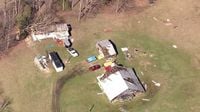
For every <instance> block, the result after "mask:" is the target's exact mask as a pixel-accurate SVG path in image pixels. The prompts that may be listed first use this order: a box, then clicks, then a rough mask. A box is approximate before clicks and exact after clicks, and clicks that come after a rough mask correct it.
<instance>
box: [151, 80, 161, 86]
mask: <svg viewBox="0 0 200 112" xmlns="http://www.w3.org/2000/svg"><path fill="white" fill-rule="evenodd" d="M152 82H153V83H154V85H155V86H157V87H160V83H158V82H156V81H154V80H152Z"/></svg>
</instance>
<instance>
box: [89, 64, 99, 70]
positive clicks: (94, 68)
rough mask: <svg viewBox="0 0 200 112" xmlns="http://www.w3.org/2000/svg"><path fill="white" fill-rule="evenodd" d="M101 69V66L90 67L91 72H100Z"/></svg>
mask: <svg viewBox="0 0 200 112" xmlns="http://www.w3.org/2000/svg"><path fill="white" fill-rule="evenodd" d="M100 68H101V66H100V65H93V66H91V67H89V70H90V71H95V70H98V69H100Z"/></svg>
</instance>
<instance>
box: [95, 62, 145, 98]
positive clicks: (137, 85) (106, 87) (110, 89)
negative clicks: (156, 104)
mask: <svg viewBox="0 0 200 112" xmlns="http://www.w3.org/2000/svg"><path fill="white" fill-rule="evenodd" d="M97 81H98V85H99V87H100V88H101V89H102V91H103V92H104V93H105V95H106V96H107V98H108V99H109V101H110V102H113V101H115V100H124V99H129V98H133V97H134V96H136V95H137V93H141V92H145V89H144V88H143V85H142V84H141V82H140V80H139V79H138V77H137V76H136V74H135V72H134V71H133V69H131V68H124V67H119V66H114V67H112V69H111V70H109V71H107V72H106V73H105V74H103V75H101V76H98V77H97Z"/></svg>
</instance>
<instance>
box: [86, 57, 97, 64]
mask: <svg viewBox="0 0 200 112" xmlns="http://www.w3.org/2000/svg"><path fill="white" fill-rule="evenodd" d="M96 60H97V58H96V56H90V57H88V58H87V62H88V63H91V62H93V61H96Z"/></svg>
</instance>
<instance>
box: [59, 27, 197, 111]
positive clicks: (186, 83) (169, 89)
mask: <svg viewBox="0 0 200 112" xmlns="http://www.w3.org/2000/svg"><path fill="white" fill-rule="evenodd" d="M109 36H110V38H109V39H112V40H113V41H114V42H115V44H116V45H117V47H118V51H119V55H118V62H120V63H122V64H124V65H125V66H129V67H133V68H135V69H136V72H137V74H138V76H139V77H140V78H141V80H142V81H144V82H145V83H147V85H148V90H147V92H146V93H145V94H144V95H141V96H139V97H136V98H135V99H133V100H132V101H131V102H126V103H117V104H111V103H109V101H108V100H107V99H106V96H105V95H97V93H99V92H101V90H100V88H99V87H98V85H97V81H96V76H97V75H100V74H101V73H100V72H90V73H86V74H83V75H82V76H77V77H75V78H74V79H71V80H70V81H68V82H67V83H66V84H65V86H64V88H63V90H62V95H61V98H60V99H61V101H60V102H61V103H60V104H61V110H62V112H67V111H71V112H80V111H82V112H88V111H89V109H90V108H91V106H92V105H94V108H93V110H92V111H93V112H119V107H121V106H122V107H124V108H126V109H127V110H128V111H130V112H135V111H138V112H179V111H180V112H188V111H192V112H197V111H198V110H199V108H200V106H199V105H200V102H199V100H200V97H198V94H199V93H200V90H199V89H198V86H199V85H200V76H199V75H198V74H199V72H198V71H197V70H196V69H194V68H193V67H192V66H191V63H190V62H191V57H190V56H189V55H187V54H186V53H185V52H184V51H181V50H180V49H174V48H173V47H172V43H170V42H163V41H160V40H155V39H154V38H152V37H150V36H148V35H144V34H141V33H134V32H132V33H130V32H125V31H121V32H120V31H116V32H113V33H112V34H109ZM97 37H98V38H95V36H93V37H91V38H89V37H88V38H89V39H88V38H87V42H88V43H87V45H84V44H83V46H80V47H81V48H78V49H79V50H81V49H84V51H85V52H84V51H83V57H84V56H86V55H88V54H89V52H91V53H95V50H96V49H95V41H96V40H98V39H103V37H104V34H99V35H98V36H97ZM81 41H83V40H81ZM120 47H129V48H140V49H143V50H144V51H145V52H147V54H150V53H151V54H153V55H154V56H153V57H152V58H150V57H149V56H144V57H136V58H134V59H133V60H131V61H127V60H126V59H125V58H124V55H123V54H122V52H121V51H120ZM143 60H145V61H148V62H150V63H151V65H149V66H147V69H146V70H145V69H144V66H143V65H141V64H140V62H141V61H143ZM153 65H156V67H155V66H153ZM141 71H142V72H144V75H141ZM151 80H155V81H157V82H160V83H161V87H155V86H154V85H153V84H152V82H151ZM142 98H149V99H150V100H151V101H149V102H145V101H142V100H141V99H142Z"/></svg>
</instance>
